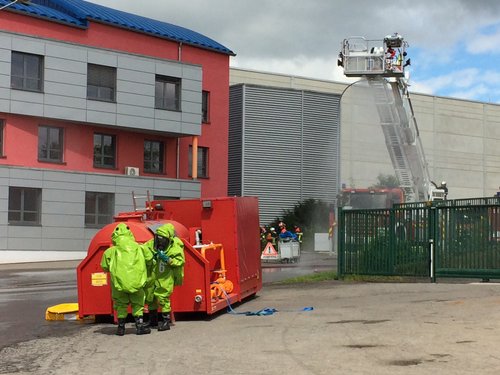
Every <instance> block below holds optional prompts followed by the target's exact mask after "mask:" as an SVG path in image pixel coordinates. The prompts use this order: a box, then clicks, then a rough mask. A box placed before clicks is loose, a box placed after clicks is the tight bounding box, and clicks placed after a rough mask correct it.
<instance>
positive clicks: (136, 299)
mask: <svg viewBox="0 0 500 375" xmlns="http://www.w3.org/2000/svg"><path fill="white" fill-rule="evenodd" d="M111 242H112V243H113V246H111V247H110V248H108V249H107V250H106V251H105V252H104V254H103V256H102V259H101V268H102V269H103V270H104V271H105V272H109V273H110V275H111V298H112V299H113V305H114V309H115V310H116V312H117V317H118V329H117V331H116V334H117V335H118V336H123V335H124V334H125V322H126V319H127V315H128V305H129V303H130V305H131V307H132V315H133V316H134V319H135V327H136V333H137V334H138V335H143V334H148V333H151V329H150V328H149V327H147V326H146V325H145V324H144V321H143V312H144V301H145V297H144V289H143V288H144V285H145V283H146V277H147V274H146V263H151V262H152V255H151V254H150V253H148V252H144V251H143V249H142V247H141V246H140V245H139V244H138V243H137V242H135V238H134V235H133V233H132V232H131V230H130V228H129V227H128V226H127V225H126V224H125V223H119V224H118V225H117V226H116V228H115V230H114V231H113V233H112V234H111Z"/></svg>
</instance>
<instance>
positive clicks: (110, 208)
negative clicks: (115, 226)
mask: <svg viewBox="0 0 500 375" xmlns="http://www.w3.org/2000/svg"><path fill="white" fill-rule="evenodd" d="M114 207H115V195H114V194H113V193H97V192H91V191H86V192H85V226H86V227H93V228H100V227H103V226H104V225H106V224H109V223H112V222H113V215H114Z"/></svg>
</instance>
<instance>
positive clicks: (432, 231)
mask: <svg viewBox="0 0 500 375" xmlns="http://www.w3.org/2000/svg"><path fill="white" fill-rule="evenodd" d="M436 216H437V210H436V207H434V206H431V207H430V211H429V276H430V279H431V283H435V282H436V243H435V241H434V239H435V238H436V226H437V217H436Z"/></svg>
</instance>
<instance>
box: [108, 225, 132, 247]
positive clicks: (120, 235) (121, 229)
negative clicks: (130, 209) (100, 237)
mask: <svg viewBox="0 0 500 375" xmlns="http://www.w3.org/2000/svg"><path fill="white" fill-rule="evenodd" d="M130 241H135V237H134V234H133V233H132V231H131V230H130V228H129V227H128V225H127V224H125V223H119V224H118V225H117V226H116V228H115V230H114V231H113V233H112V234H111V242H112V243H113V245H114V246H117V245H120V244H123V243H124V242H130Z"/></svg>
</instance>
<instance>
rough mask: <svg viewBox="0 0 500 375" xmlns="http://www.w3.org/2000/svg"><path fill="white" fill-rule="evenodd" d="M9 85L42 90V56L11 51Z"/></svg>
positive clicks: (17, 87)
mask: <svg viewBox="0 0 500 375" xmlns="http://www.w3.org/2000/svg"><path fill="white" fill-rule="evenodd" d="M10 87H12V88H13V89H18V90H27V91H38V92H41V91H42V90H43V56H39V55H32V54H30V53H22V52H15V51H12V62H11V70H10Z"/></svg>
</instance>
